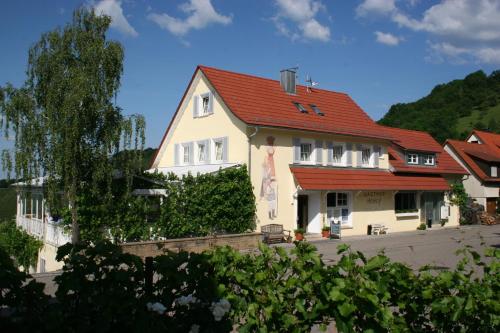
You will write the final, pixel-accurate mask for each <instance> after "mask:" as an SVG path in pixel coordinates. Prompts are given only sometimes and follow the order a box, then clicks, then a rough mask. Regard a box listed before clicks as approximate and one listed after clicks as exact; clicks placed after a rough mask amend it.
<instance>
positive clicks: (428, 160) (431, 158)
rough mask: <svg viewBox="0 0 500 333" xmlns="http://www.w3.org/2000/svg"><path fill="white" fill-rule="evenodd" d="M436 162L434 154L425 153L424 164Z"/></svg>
mask: <svg viewBox="0 0 500 333" xmlns="http://www.w3.org/2000/svg"><path fill="white" fill-rule="evenodd" d="M434 164H436V159H435V157H434V155H432V154H428V155H424V165H434Z"/></svg>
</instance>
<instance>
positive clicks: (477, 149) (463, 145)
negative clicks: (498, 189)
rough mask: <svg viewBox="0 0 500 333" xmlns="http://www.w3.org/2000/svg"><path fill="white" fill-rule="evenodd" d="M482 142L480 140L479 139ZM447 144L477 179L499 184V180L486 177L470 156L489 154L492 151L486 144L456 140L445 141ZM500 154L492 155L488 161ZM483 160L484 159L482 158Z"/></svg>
mask: <svg viewBox="0 0 500 333" xmlns="http://www.w3.org/2000/svg"><path fill="white" fill-rule="evenodd" d="M480 139H481V140H483V139H482V138H480ZM445 144H447V145H448V146H449V147H450V148H451V149H452V150H453V151H454V152H455V153H456V154H457V155H458V156H459V157H460V159H461V160H462V162H463V163H464V164H465V165H466V166H467V167H468V168H469V169H470V171H472V172H473V173H474V174H475V175H476V176H477V177H478V178H479V179H481V180H482V181H487V182H500V178H492V177H490V176H489V175H487V174H486V173H485V172H484V171H483V170H482V169H481V168H480V167H479V165H477V163H476V162H475V161H474V158H472V156H475V157H477V155H485V154H491V152H492V149H491V147H488V146H487V145H486V144H477V143H468V142H465V141H458V140H446V142H445ZM471 152H472V153H471ZM499 156H500V154H494V155H493V156H491V158H490V159H497V158H498V157H499ZM483 157H484V156H483ZM483 159H484V158H483Z"/></svg>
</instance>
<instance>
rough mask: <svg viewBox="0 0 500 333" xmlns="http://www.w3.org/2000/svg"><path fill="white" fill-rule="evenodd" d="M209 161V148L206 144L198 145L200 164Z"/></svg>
mask: <svg viewBox="0 0 500 333" xmlns="http://www.w3.org/2000/svg"><path fill="white" fill-rule="evenodd" d="M206 159H207V146H206V144H205V143H198V162H199V163H203V162H206Z"/></svg>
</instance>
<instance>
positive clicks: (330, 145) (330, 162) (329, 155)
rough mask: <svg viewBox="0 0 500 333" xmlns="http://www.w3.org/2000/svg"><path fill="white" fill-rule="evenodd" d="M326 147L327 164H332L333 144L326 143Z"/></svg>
mask: <svg viewBox="0 0 500 333" xmlns="http://www.w3.org/2000/svg"><path fill="white" fill-rule="evenodd" d="M327 146H328V158H327V161H328V164H333V142H331V141H330V142H328V144H327Z"/></svg>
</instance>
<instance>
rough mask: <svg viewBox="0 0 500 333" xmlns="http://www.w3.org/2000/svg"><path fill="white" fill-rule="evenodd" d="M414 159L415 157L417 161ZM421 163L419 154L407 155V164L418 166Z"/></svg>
mask: <svg viewBox="0 0 500 333" xmlns="http://www.w3.org/2000/svg"><path fill="white" fill-rule="evenodd" d="M412 157H415V161H413V159H412ZM419 161H420V156H419V155H418V154H417V153H407V154H406V163H407V164H411V165H418V164H419Z"/></svg>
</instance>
